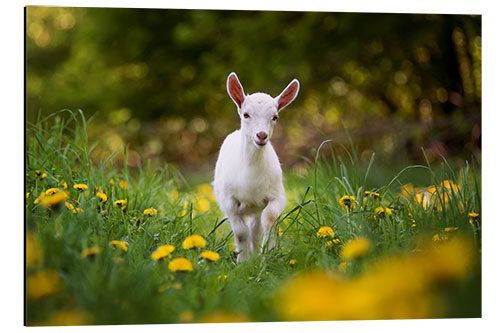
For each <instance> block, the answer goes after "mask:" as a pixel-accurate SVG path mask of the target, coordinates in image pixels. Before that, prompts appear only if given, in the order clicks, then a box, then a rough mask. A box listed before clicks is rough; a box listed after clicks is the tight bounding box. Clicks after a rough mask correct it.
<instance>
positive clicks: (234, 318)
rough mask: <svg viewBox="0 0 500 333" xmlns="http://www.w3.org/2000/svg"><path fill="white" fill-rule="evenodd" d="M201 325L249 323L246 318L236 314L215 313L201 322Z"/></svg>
mask: <svg viewBox="0 0 500 333" xmlns="http://www.w3.org/2000/svg"><path fill="white" fill-rule="evenodd" d="M201 322H202V323H245V322H251V320H250V318H248V317H247V316H245V315H243V314H240V313H236V312H216V313H214V314H211V315H209V316H206V317H204V318H203V319H202V320H201Z"/></svg>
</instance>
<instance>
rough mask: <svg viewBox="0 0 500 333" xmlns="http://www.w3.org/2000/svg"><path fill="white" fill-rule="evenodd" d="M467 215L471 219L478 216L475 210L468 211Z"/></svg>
mask: <svg viewBox="0 0 500 333" xmlns="http://www.w3.org/2000/svg"><path fill="white" fill-rule="evenodd" d="M469 217H472V218H473V219H474V218H476V217H479V214H478V213H476V212H470V213H469Z"/></svg>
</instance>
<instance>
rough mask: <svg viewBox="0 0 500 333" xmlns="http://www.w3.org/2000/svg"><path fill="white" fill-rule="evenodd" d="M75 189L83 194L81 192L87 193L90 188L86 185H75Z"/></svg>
mask: <svg viewBox="0 0 500 333" xmlns="http://www.w3.org/2000/svg"><path fill="white" fill-rule="evenodd" d="M73 188H74V189H75V190H78V191H80V192H81V191H85V190H86V189H88V188H89V187H88V186H87V185H85V184H75V185H73Z"/></svg>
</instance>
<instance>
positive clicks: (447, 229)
mask: <svg viewBox="0 0 500 333" xmlns="http://www.w3.org/2000/svg"><path fill="white" fill-rule="evenodd" d="M456 230H458V228H457V227H446V228H444V231H445V232H453V231H456Z"/></svg>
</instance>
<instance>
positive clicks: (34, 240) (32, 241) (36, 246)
mask: <svg viewBox="0 0 500 333" xmlns="http://www.w3.org/2000/svg"><path fill="white" fill-rule="evenodd" d="M41 257H42V248H41V246H40V242H39V240H38V237H37V236H36V235H35V234H33V233H27V234H26V269H30V268H32V267H34V266H36V265H37V264H38V263H39V262H40V260H41Z"/></svg>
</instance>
